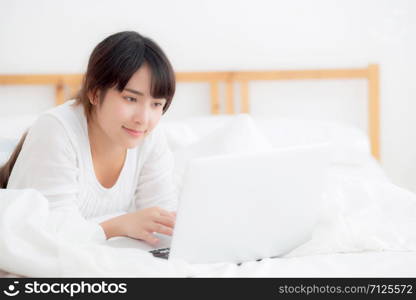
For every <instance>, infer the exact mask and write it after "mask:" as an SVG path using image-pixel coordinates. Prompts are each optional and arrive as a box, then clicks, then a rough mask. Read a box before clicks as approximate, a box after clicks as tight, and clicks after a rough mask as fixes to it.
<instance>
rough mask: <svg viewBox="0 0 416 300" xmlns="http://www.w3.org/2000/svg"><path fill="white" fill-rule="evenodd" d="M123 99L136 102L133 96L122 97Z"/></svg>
mask: <svg viewBox="0 0 416 300" xmlns="http://www.w3.org/2000/svg"><path fill="white" fill-rule="evenodd" d="M124 99H126V100H127V101H129V102H136V98H133V97H124Z"/></svg>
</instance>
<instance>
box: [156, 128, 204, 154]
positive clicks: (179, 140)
mask: <svg viewBox="0 0 416 300" xmlns="http://www.w3.org/2000/svg"><path fill="white" fill-rule="evenodd" d="M159 126H161V127H162V128H163V130H164V132H165V136H166V140H167V143H168V146H169V148H170V150H171V151H172V152H175V151H176V150H178V149H180V148H182V147H185V146H188V145H190V144H192V143H194V142H196V141H197V140H198V137H197V136H196V134H195V133H194V131H193V130H192V129H191V128H190V127H189V126H188V125H187V124H186V123H184V122H182V121H164V120H162V121H160V124H159Z"/></svg>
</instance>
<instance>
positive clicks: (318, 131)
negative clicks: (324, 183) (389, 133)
mask: <svg viewBox="0 0 416 300" xmlns="http://www.w3.org/2000/svg"><path fill="white" fill-rule="evenodd" d="M255 121H256V123H257V124H258V127H259V128H260V129H261V130H262V131H263V132H264V134H265V135H266V136H267V137H268V138H269V140H270V142H271V143H272V145H273V147H275V148H277V147H286V146H295V145H302V144H311V143H317V142H330V143H331V145H332V147H333V151H332V154H331V162H332V163H341V164H359V163H362V162H364V161H366V160H368V158H369V156H371V150H370V143H369V139H368V136H367V134H366V133H365V132H363V131H362V130H360V129H358V128H356V127H353V126H350V125H347V124H343V123H336V122H330V121H319V120H296V119H283V118H279V119H261V118H257V119H255Z"/></svg>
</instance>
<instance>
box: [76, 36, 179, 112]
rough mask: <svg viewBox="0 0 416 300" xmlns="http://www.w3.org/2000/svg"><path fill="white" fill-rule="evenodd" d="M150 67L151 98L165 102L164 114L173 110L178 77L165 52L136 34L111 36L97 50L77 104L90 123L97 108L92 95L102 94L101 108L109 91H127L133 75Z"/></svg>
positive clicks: (94, 52) (92, 55) (91, 57)
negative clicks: (94, 108) (91, 97)
mask: <svg viewBox="0 0 416 300" xmlns="http://www.w3.org/2000/svg"><path fill="white" fill-rule="evenodd" d="M145 62H146V63H147V64H148V65H149V67H150V69H151V74H152V78H151V87H150V94H151V96H152V97H153V98H157V99H158V98H164V99H166V104H165V106H164V107H163V113H165V112H166V111H167V109H168V108H169V106H170V104H171V102H172V98H173V95H174V94H175V73H174V71H173V68H172V65H171V64H170V62H169V60H168V58H167V57H166V55H165V54H164V53H163V51H162V49H161V48H160V47H159V46H158V45H157V44H156V43H155V42H153V41H152V40H151V39H149V38H147V37H144V36H142V35H140V34H139V33H137V32H135V31H122V32H119V33H116V34H113V35H110V36H109V37H107V38H106V39H104V40H103V41H102V42H100V43H99V44H98V45H97V46H96V47H95V49H94V50H93V52H92V54H91V56H90V59H89V62H88V68H87V72H86V73H85V75H84V79H83V83H82V87H81V90H80V92H79V94H78V96H77V97H76V103H77V104H80V103H81V104H82V105H83V106H84V111H85V113H86V117H87V118H88V119H89V118H90V116H91V111H92V107H93V105H92V104H91V102H90V99H89V94H90V93H91V94H92V95H93V96H95V95H96V93H97V92H100V97H99V98H100V104H102V103H103V101H104V97H105V94H106V92H107V90H108V89H109V88H111V87H116V88H117V90H118V91H120V92H121V91H123V90H124V88H125V86H126V85H127V82H128V81H129V80H130V78H131V77H132V76H133V74H134V73H135V72H136V71H137V70H138V69H139V68H140V67H141V66H142V65H143V63H145Z"/></svg>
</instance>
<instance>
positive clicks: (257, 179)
mask: <svg viewBox="0 0 416 300" xmlns="http://www.w3.org/2000/svg"><path fill="white" fill-rule="evenodd" d="M328 165H329V144H328V143H321V144H315V145H307V146H298V147H288V148H280V149H274V150H273V151H268V152H263V153H255V154H233V155H221V156H213V157H206V158H198V159H194V160H191V162H190V163H189V165H188V168H187V172H186V174H185V177H184V184H183V189H182V191H181V195H180V199H179V206H178V211H177V218H176V224H175V229H174V234H173V239H172V244H171V251H170V259H175V258H179V259H184V260H186V261H188V262H190V263H213V262H224V261H227V262H244V261H249V260H254V259H258V258H265V257H273V256H278V255H282V254H284V253H286V252H288V251H290V250H291V249H293V248H294V247H296V246H298V245H300V244H301V243H303V242H305V241H306V240H307V239H308V238H309V237H310V234H311V232H312V230H313V227H314V225H315V223H316V221H317V217H318V213H319V207H320V204H321V200H322V193H323V186H324V184H325V180H326V174H327V168H328Z"/></svg>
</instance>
